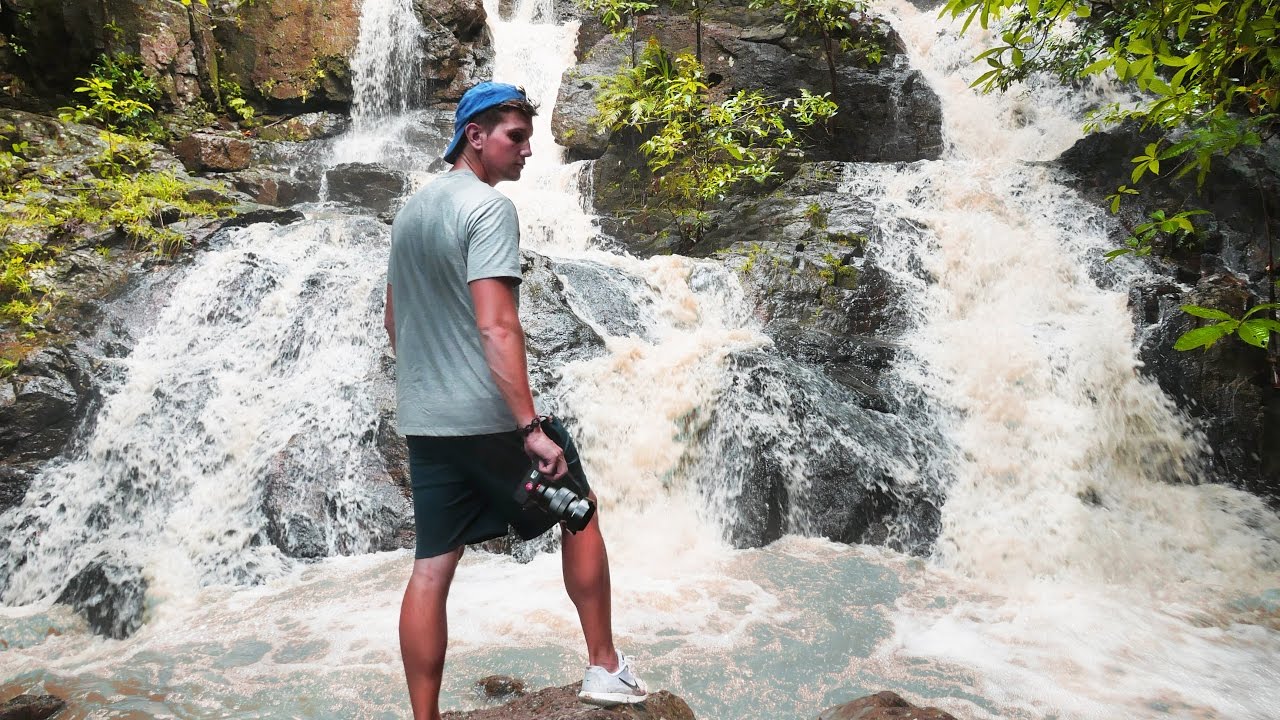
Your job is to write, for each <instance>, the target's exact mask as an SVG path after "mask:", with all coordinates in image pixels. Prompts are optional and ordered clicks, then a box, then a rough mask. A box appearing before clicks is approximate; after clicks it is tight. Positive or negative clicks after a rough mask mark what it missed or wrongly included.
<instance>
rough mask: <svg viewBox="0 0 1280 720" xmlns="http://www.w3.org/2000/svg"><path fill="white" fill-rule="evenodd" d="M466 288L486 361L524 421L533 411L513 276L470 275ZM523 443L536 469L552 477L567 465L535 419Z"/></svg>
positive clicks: (522, 423) (522, 422) (517, 417)
mask: <svg viewBox="0 0 1280 720" xmlns="http://www.w3.org/2000/svg"><path fill="white" fill-rule="evenodd" d="M470 288H471V302H472V305H473V307H474V308H475V312H476V329H477V330H478V331H479V333H480V347H481V348H482V349H483V350H484V359H485V363H486V364H487V365H488V366H489V373H490V374H491V375H492V376H493V382H494V384H495V385H497V386H498V392H499V393H501V394H502V399H503V400H505V401H506V403H507V407H508V408H510V410H511V414H512V415H513V416H514V417H515V420H516V424H517V425H519V426H520V427H525V426H527V425H529V424H530V423H533V421H534V420H535V419H537V417H538V412H537V410H535V409H534V406H533V393H532V391H531V390H530V389H529V366H528V359H527V358H526V356H525V345H524V328H522V327H521V326H520V312H519V308H518V306H517V305H516V288H515V282H514V280H513V279H512V278H500V277H497V278H481V279H479V280H473V281H472V282H471V283H470ZM524 449H525V452H526V453H528V455H529V457H530V458H531V459H534V460H536V461H537V462H538V471H539V472H541V473H542V474H544V475H549V476H550V477H551V478H552V479H553V480H558V479H560V478H561V477H563V476H564V474H565V473H566V472H567V471H568V466H567V465H566V464H565V460H564V451H563V450H561V449H560V446H558V445H556V444H555V443H554V442H553V441H552V440H551V438H549V437H547V436H546V435H545V434H543V432H542V429H541V428H538V427H537V426H536V425H535V427H534V430H533V432H530V433H529V434H528V435H526V436H525V438H524Z"/></svg>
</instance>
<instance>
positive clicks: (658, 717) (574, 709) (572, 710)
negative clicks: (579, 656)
mask: <svg viewBox="0 0 1280 720" xmlns="http://www.w3.org/2000/svg"><path fill="white" fill-rule="evenodd" d="M580 688H581V683H574V684H573V685H565V686H564V687H556V688H546V689H545V690H539V691H537V692H535V693H531V694H529V695H526V696H524V697H522V698H519V699H517V700H513V701H511V702H509V703H507V704H506V705H502V706H499V707H493V708H483V709H480V710H471V711H469V712H447V713H445V714H444V715H443V718H444V720H537V719H539V718H556V720H621V719H622V718H628V719H629V720H695V716H694V714H693V710H691V709H690V708H689V705H688V704H687V703H686V702H685V701H684V700H682V699H680V698H679V697H678V696H676V695H672V694H671V693H669V692H667V691H665V690H659V691H656V692H650V693H649V697H648V699H647V700H645V701H644V702H642V703H637V704H635V705H618V706H616V707H611V708H599V707H594V706H591V705H585V704H583V703H582V702H581V701H580V700H578V690H579V689H580Z"/></svg>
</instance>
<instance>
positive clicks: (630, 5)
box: [579, 0, 658, 38]
mask: <svg viewBox="0 0 1280 720" xmlns="http://www.w3.org/2000/svg"><path fill="white" fill-rule="evenodd" d="M579 5H581V7H582V9H583V10H586V11H587V12H589V13H593V14H594V15H595V16H596V17H598V18H600V22H601V23H602V24H603V25H604V26H605V29H607V30H608V31H609V32H611V33H613V35H614V36H615V37H618V38H623V37H626V36H628V35H630V34H631V33H632V31H634V30H635V18H636V16H637V15H643V14H645V13H647V12H649V11H650V10H653V9H654V8H656V7H657V6H658V5H657V3H652V2H645V0H579Z"/></svg>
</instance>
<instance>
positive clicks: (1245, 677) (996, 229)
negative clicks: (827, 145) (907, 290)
mask: <svg viewBox="0 0 1280 720" xmlns="http://www.w3.org/2000/svg"><path fill="white" fill-rule="evenodd" d="M892 12H893V13H894V14H895V15H896V16H897V19H896V21H895V23H894V24H895V27H897V28H898V29H899V30H900V31H901V32H902V34H903V36H904V38H905V40H906V41H907V44H908V46H909V49H910V51H911V52H912V54H913V59H914V60H915V61H916V62H918V63H919V64H920V66H921V69H922V72H923V73H924V74H925V75H926V77H928V78H929V79H930V83H931V85H932V86H933V87H934V88H935V89H937V90H938V92H939V95H940V96H941V98H942V101H943V110H944V114H945V118H946V123H945V127H946V137H947V141H948V150H947V152H946V154H945V156H944V158H943V159H942V160H941V161H938V162H932V163H918V164H916V165H914V166H911V167H909V168H907V169H905V170H904V171H890V170H887V169H884V168H864V169H860V170H858V171H856V172H855V173H854V177H852V178H851V180H850V182H849V183H848V187H849V190H850V191H851V192H855V193H858V194H862V195H867V196H870V197H874V198H876V199H875V202H876V203H877V204H880V205H881V207H882V208H883V210H882V211H883V212H885V213H886V214H888V215H891V216H893V217H896V218H903V219H907V220H910V221H913V222H914V223H915V224H917V225H918V226H921V227H923V228H924V229H925V230H924V232H922V233H921V237H920V238H919V241H922V242H924V243H927V244H928V245H930V246H932V247H933V248H934V251H933V252H931V253H929V254H927V255H926V256H925V269H926V270H927V271H928V272H929V273H930V274H931V276H932V277H933V278H934V280H935V283H934V284H932V285H930V286H929V287H928V289H927V290H926V291H925V292H924V293H922V295H921V296H920V297H919V298H918V301H919V302H920V303H921V305H920V308H919V312H920V315H921V317H922V319H923V325H922V327H921V332H920V333H919V334H917V335H915V336H914V338H915V340H914V342H913V343H912V346H913V350H914V351H915V352H916V353H918V354H919V356H920V357H921V358H923V359H924V360H925V362H926V367H927V370H925V371H924V375H923V377H922V382H923V383H924V384H925V385H926V387H928V388H930V392H931V394H933V395H935V396H936V397H938V398H939V399H940V400H941V401H942V402H943V403H944V404H945V405H946V406H948V407H952V408H954V409H955V413H954V416H953V418H952V423H951V427H950V429H949V435H950V437H952V438H953V440H954V441H955V442H956V443H957V445H958V447H959V449H960V450H961V452H962V453H963V455H964V458H965V460H964V462H962V463H960V464H959V465H958V467H957V468H956V475H957V476H956V478H955V480H954V482H953V484H952V485H951V486H950V488H949V489H948V492H947V500H946V504H945V506H944V507H943V513H942V521H943V528H942V534H941V536H940V537H939V539H938V544H937V550H936V554H935V558H934V559H935V561H936V562H937V564H938V565H939V567H940V568H943V569H945V570H946V573H947V574H946V575H945V576H944V577H947V578H949V581H948V583H947V584H948V585H950V584H951V583H952V582H955V580H956V579H958V578H957V575H958V576H959V577H962V578H965V579H966V580H967V581H972V582H973V583H975V584H974V585H971V586H970V588H971V589H970V590H969V591H966V592H965V594H966V595H968V593H969V592H973V591H974V589H976V588H981V591H980V592H977V594H976V595H973V596H969V597H966V598H965V600H963V601H961V602H959V603H957V604H956V605H955V606H954V607H949V608H946V609H945V610H939V609H936V608H929V607H924V608H921V607H904V612H903V613H902V614H901V615H900V616H898V617H897V619H896V620H897V634H896V637H895V640H894V643H893V644H891V645H890V646H889V647H896V648H899V649H901V650H902V651H904V652H906V653H908V654H911V655H917V656H921V657H927V658H934V659H942V660H945V661H946V662H949V663H954V664H956V665H960V666H965V667H970V668H977V669H979V672H980V679H979V680H978V683H977V686H978V687H979V688H980V691H981V692H982V693H983V694H984V695H986V696H988V697H990V698H992V699H995V700H997V701H999V702H1000V703H1001V704H1003V705H1006V706H1007V707H1009V708H1011V709H1012V708H1018V709H1021V710H1023V711H1025V712H1028V713H1030V714H1032V715H1033V716H1038V715H1039V714H1044V713H1050V714H1053V713H1056V714H1057V715H1058V716H1061V717H1081V718H1095V717H1096V718H1108V717H1153V718H1154V717H1193V716H1194V717H1214V718H1219V717H1220V718H1258V719H1259V720H1261V719H1262V718H1267V717H1272V716H1273V713H1274V710H1275V708H1276V707H1280V683H1278V682H1277V680H1278V679H1280V676H1277V674H1276V670H1275V668H1276V667H1277V665H1276V662H1275V660H1276V659H1277V658H1280V635H1277V634H1276V630H1275V622H1274V617H1275V615H1274V613H1275V610H1276V608H1275V604H1274V602H1273V601H1271V604H1270V605H1269V607H1270V608H1271V609H1270V611H1269V612H1268V611H1263V612H1262V614H1261V616H1259V614H1258V613H1259V610H1258V608H1259V607H1268V604H1267V602H1265V601H1262V600H1260V599H1259V598H1262V597H1269V596H1270V595H1268V593H1276V592H1277V590H1276V588H1277V587H1280V582H1278V581H1277V577H1278V575H1277V571H1278V570H1280V518H1277V516H1276V514H1275V513H1274V512H1272V511H1270V510H1269V509H1268V508H1267V507H1266V506H1265V504H1264V503H1263V502H1261V501H1260V500H1259V499H1258V498H1256V497H1253V496H1251V495H1248V494H1246V493H1243V492H1240V491H1237V490H1234V489H1231V488H1227V487H1223V486H1217V485H1198V484H1195V482H1196V481H1197V480H1198V479H1199V477H1200V473H1199V467H1198V462H1199V459H1200V457H1201V456H1202V453H1203V452H1204V451H1205V448H1203V447H1202V444H1201V440H1200V439H1199V437H1198V435H1197V433H1196V432H1195V431H1194V429H1193V428H1192V426H1191V425H1190V423H1189V422H1188V421H1187V420H1186V419H1185V418H1183V417H1182V416H1181V415H1180V413H1178V411H1177V410H1176V408H1175V407H1174V406H1173V404H1172V402H1171V401H1170V400H1169V399H1168V398H1166V397H1165V396H1164V395H1163V394H1162V393H1161V392H1160V390H1159V388H1158V387H1157V386H1156V385H1155V383H1154V382H1152V381H1150V380H1147V379H1146V378H1144V377H1142V376H1141V375H1140V374H1139V373H1138V366H1139V362H1138V359H1137V356H1136V351H1135V349H1134V344H1133V326H1132V319H1131V315H1130V312H1129V310H1128V308H1127V300H1126V297H1125V295H1124V294H1123V293H1122V292H1116V291H1110V290H1105V289H1102V288H1099V286H1098V284H1097V281H1096V280H1095V279H1094V278H1095V277H1102V276H1107V275H1110V276H1112V277H1125V276H1132V275H1134V274H1137V273H1141V272H1144V271H1143V270H1142V268H1141V266H1140V265H1138V264H1137V263H1132V264H1125V263H1124V262H1120V263H1117V264H1116V265H1115V266H1114V267H1106V268H1103V267H1101V265H1102V263H1101V261H1100V258H1101V255H1102V254H1103V253H1104V252H1105V251H1106V250H1107V249H1109V241H1108V239H1107V218H1106V217H1105V214H1104V212H1103V211H1102V209H1100V208H1097V207H1094V206H1091V205H1088V204H1086V203H1084V202H1083V201H1082V200H1081V199H1079V198H1078V196H1076V194H1075V193H1074V191H1072V190H1071V189H1070V188H1068V187H1065V186H1064V185H1063V184H1062V183H1063V182H1066V181H1065V180H1063V179H1060V178H1058V177H1057V176H1056V175H1055V174H1054V172H1053V171H1052V170H1051V169H1049V168H1045V167H1042V166H1031V165H1027V164H1024V161H1034V160H1047V159H1052V158H1053V157H1055V156H1056V155H1057V154H1058V153H1059V152H1061V151H1062V150H1064V149H1066V148H1067V147H1069V146H1070V145H1071V144H1072V143H1073V142H1074V141H1075V140H1076V139H1077V138H1078V137H1079V136H1080V131H1079V127H1080V123H1081V121H1082V114H1083V109H1085V108H1086V107H1087V106H1088V105H1089V103H1091V102H1096V100H1097V99H1098V98H1099V97H1101V93H1103V92H1105V90H1106V89H1105V88H1101V89H1099V88H1089V89H1087V90H1086V91H1085V93H1084V94H1083V95H1082V94H1080V93H1068V92H1066V91H1065V90H1062V89H1058V88H1054V87H1052V86H1051V85H1050V84H1049V83H1044V82H1040V83H1036V84H1035V85H1033V86H1031V87H1017V88H1014V89H1012V90H1011V91H1010V92H1009V93H1008V94H1007V95H1004V96H981V95H978V94H976V93H974V92H972V91H969V90H967V89H965V88H966V86H967V84H968V82H970V81H971V80H972V77H973V76H976V74H977V72H978V70H979V69H978V68H976V67H973V68H971V67H968V66H966V65H964V64H963V62H962V61H963V60H964V59H965V58H967V57H971V56H972V55H974V54H976V52H977V51H978V50H979V49H980V48H981V47H982V43H981V41H976V42H975V41H974V40H971V39H957V38H956V37H955V36H954V29H952V30H949V31H948V30H944V31H941V32H940V31H939V30H938V27H937V21H936V20H935V19H934V18H933V17H932V16H931V14H930V13H921V12H918V11H916V10H915V9H914V8H912V7H911V6H910V5H908V4H906V3H897V4H895V5H894V6H893V9H892ZM1119 160H1121V159H1118V161H1119ZM953 573H954V574H953ZM1260 618H1261V619H1263V625H1261V626H1258V625H1254V624H1253V623H1255V622H1257V621H1258V620H1259V619H1260Z"/></svg>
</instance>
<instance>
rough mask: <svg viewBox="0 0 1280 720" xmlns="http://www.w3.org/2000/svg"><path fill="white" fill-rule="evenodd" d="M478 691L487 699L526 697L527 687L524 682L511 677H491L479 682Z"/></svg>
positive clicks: (477, 684)
mask: <svg viewBox="0 0 1280 720" xmlns="http://www.w3.org/2000/svg"><path fill="white" fill-rule="evenodd" d="M476 689H478V690H479V691H480V693H481V694H483V695H484V696H485V697H489V698H506V697H512V696H520V695H524V692H525V685H524V681H523V680H518V679H516V678H513V677H511V676H510V675H490V676H488V677H482V678H480V679H479V680H477V681H476Z"/></svg>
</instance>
